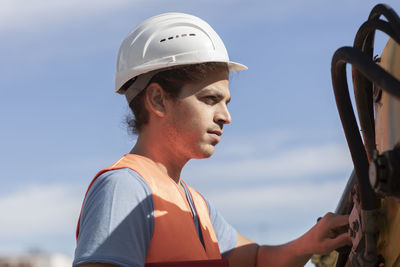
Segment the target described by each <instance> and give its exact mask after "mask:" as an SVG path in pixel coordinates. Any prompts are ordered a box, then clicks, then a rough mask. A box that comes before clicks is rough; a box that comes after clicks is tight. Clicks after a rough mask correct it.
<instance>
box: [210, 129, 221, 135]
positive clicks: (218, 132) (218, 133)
mask: <svg viewBox="0 0 400 267" xmlns="http://www.w3.org/2000/svg"><path fill="white" fill-rule="evenodd" d="M208 133H211V134H215V135H218V136H221V135H222V134H223V131H221V130H212V131H208Z"/></svg>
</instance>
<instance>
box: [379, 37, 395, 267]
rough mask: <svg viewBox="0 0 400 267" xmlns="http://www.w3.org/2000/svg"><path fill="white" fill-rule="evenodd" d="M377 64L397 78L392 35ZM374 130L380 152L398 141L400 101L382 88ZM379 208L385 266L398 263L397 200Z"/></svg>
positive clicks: (388, 148) (391, 147)
mask: <svg viewBox="0 0 400 267" xmlns="http://www.w3.org/2000/svg"><path fill="white" fill-rule="evenodd" d="M380 65H381V66H382V67H383V68H384V69H385V70H386V71H388V72H390V73H391V74H392V75H393V76H395V77H396V78H397V79H399V80H400V46H399V45H398V44H397V43H396V42H395V41H393V40H392V39H389V41H388V43H387V44H386V46H385V49H384V50H383V52H382V55H381V62H380ZM399 90H400V88H399ZM375 133H376V143H377V149H378V151H379V152H380V153H382V152H384V151H387V150H390V149H393V148H394V146H395V145H396V144H398V143H399V142H400V101H399V100H398V99H396V98H394V97H392V96H390V95H389V94H387V93H386V92H384V91H383V92H382V96H381V98H380V100H379V102H377V103H375ZM399 164H400V162H399ZM380 212H381V216H380V219H379V222H378V223H379V232H380V234H379V240H378V253H379V254H381V255H382V256H383V257H384V259H385V267H391V266H394V267H397V266H399V267H400V203H399V202H398V201H397V200H395V199H394V198H391V197H387V198H385V199H383V200H382V207H381V210H380Z"/></svg>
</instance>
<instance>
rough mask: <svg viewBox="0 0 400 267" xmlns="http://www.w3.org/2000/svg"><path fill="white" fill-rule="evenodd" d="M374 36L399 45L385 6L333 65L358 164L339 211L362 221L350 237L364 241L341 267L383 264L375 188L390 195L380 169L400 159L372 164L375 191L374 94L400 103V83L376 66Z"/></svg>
mask: <svg viewBox="0 0 400 267" xmlns="http://www.w3.org/2000/svg"><path fill="white" fill-rule="evenodd" d="M380 16H384V17H385V19H386V20H382V19H380ZM376 30H380V31H382V32H384V33H386V34H387V35H389V36H390V37H391V38H392V39H393V40H395V41H396V42H397V43H400V19H399V17H398V16H397V14H396V13H395V12H394V11H393V9H391V8H390V7H389V6H387V5H383V4H379V5H377V6H375V7H374V8H373V9H372V11H371V13H370V15H369V18H368V20H367V21H366V22H365V23H364V24H363V25H362V26H361V27H360V29H359V30H358V32H357V35H356V37H355V40H354V45H353V47H342V48H340V49H338V50H337V51H336V53H335V54H334V56H333V59H332V69H331V71H332V84H333V90H334V93H335V99H336V105H337V109H338V111H339V115H340V119H341V121H342V125H343V129H344V132H345V136H346V140H347V143H348V146H349V149H350V153H351V157H352V160H353V163H354V173H353V174H352V176H351V178H350V181H349V183H348V185H347V186H346V189H345V192H344V194H343V195H342V198H341V200H340V203H339V206H338V208H337V211H338V212H339V213H341V214H349V213H350V211H351V212H352V213H353V215H354V216H353V217H354V218H359V221H360V222H361V227H360V225H359V223H357V221H356V220H354V221H353V222H352V223H353V224H354V225H351V226H350V227H351V229H352V231H353V232H354V231H362V238H361V239H360V238H358V242H356V243H353V248H352V249H351V251H344V252H342V251H341V252H340V254H339V258H338V261H337V264H336V266H337V267H341V266H371V267H372V266H374V267H375V266H376V265H377V263H378V262H379V255H377V253H376V244H377V229H378V228H377V216H378V209H379V205H380V202H379V198H378V196H377V194H376V193H375V191H374V189H375V184H376V185H377V186H378V187H379V188H381V189H382V188H385V190H386V188H387V187H388V186H389V185H386V184H385V183H387V181H388V180H389V178H388V176H384V175H386V173H388V171H383V167H382V166H388V165H387V164H388V162H391V163H390V164H391V166H392V165H393V164H394V162H395V160H398V158H397V156H393V155H391V158H390V159H388V158H387V157H386V156H382V157H383V158H385V159H384V160H383V159H382V157H381V158H380V159H379V162H378V160H377V162H376V163H375V161H374V162H373V164H375V170H376V173H379V174H378V175H377V179H376V181H374V189H373V188H372V187H371V184H370V181H369V162H370V161H372V159H373V158H374V157H373V153H374V152H373V151H374V150H375V148H376V143H375V122H374V111H373V101H374V88H375V91H376V90H377V89H376V88H379V89H381V90H383V91H386V92H387V93H389V94H390V95H392V96H394V97H397V98H400V81H398V80H397V79H396V78H394V77H393V76H392V75H391V74H390V73H388V72H386V71H385V70H384V69H383V68H381V67H380V66H379V65H378V64H377V63H376V60H374V57H373V48H374V37H375V31H376ZM347 63H349V64H351V65H352V74H353V75H352V76H353V88H354V95H355V100H356V107H357V112H358V117H359V122H360V127H361V132H362V134H363V140H362V139H361V135H360V133H359V129H358V126H357V121H356V118H355V115H354V111H353V106H352V103H351V100H350V95H349V89H348V85H347V79H346V64H347ZM375 98H377V97H375ZM363 141H364V142H363ZM396 155H397V154H396ZM398 162H399V161H397V163H398ZM384 164H386V165H384ZM394 165H395V164H394ZM397 165H399V164H397ZM371 168H374V167H371ZM382 173H384V174H382ZM389 173H390V175H391V177H392V180H393V181H394V180H395V178H394V177H396V173H394V174H393V171H392V172H389ZM378 176H379V178H378ZM381 177H384V178H381ZM385 179H386V180H385ZM397 179H398V180H400V179H399V176H397ZM392 180H391V181H392ZM354 184H355V185H354ZM354 186H355V187H356V189H357V191H358V195H359V200H360V205H358V207H354V206H353V209H351V206H352V205H353V203H352V200H351V197H350V195H351V194H350V193H349V192H351V191H352V189H353V187H354ZM381 189H380V190H379V191H381ZM357 214H358V215H357ZM357 216H358V217H357Z"/></svg>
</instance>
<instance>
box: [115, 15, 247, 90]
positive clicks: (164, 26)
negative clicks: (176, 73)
mask: <svg viewBox="0 0 400 267" xmlns="http://www.w3.org/2000/svg"><path fill="white" fill-rule="evenodd" d="M205 62H225V63H227V65H228V68H229V71H234V70H244V69H247V67H246V66H244V65H242V64H239V63H235V62H231V61H230V60H229V56H228V52H227V51H226V48H225V45H224V43H223V42H222V40H221V38H220V37H219V36H218V34H217V33H216V32H215V31H214V30H213V28H211V26H210V25H209V24H208V23H207V22H205V21H204V20H202V19H200V18H198V17H195V16H192V15H188V14H184V13H165V14H161V15H157V16H154V17H151V18H149V19H147V20H145V21H143V22H142V23H141V24H140V25H139V26H137V27H136V28H135V29H133V30H132V31H131V32H130V33H129V34H128V36H127V37H126V38H125V39H124V41H123V42H122V44H121V47H120V49H119V52H118V57H117V72H116V74H115V91H116V92H118V93H124V92H121V91H120V88H121V87H122V86H123V85H124V84H125V83H126V82H127V81H129V80H130V79H132V78H134V77H137V76H138V75H141V74H144V73H148V72H150V71H154V70H160V69H164V68H170V67H174V66H179V65H187V64H199V63H205Z"/></svg>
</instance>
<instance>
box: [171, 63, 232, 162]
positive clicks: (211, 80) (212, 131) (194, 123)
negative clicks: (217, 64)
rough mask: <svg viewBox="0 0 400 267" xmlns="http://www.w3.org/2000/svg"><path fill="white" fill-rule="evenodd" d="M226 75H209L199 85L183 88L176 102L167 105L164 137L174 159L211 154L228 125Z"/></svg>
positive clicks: (227, 84)
mask: <svg viewBox="0 0 400 267" xmlns="http://www.w3.org/2000/svg"><path fill="white" fill-rule="evenodd" d="M229 101H230V92H229V80H228V73H227V72H222V71H221V72H216V73H211V74H209V75H208V77H207V78H206V79H205V80H203V81H202V82H200V83H194V84H186V85H185V86H183V88H182V89H181V93H180V95H179V96H178V98H177V99H176V100H168V101H167V104H166V105H167V116H166V119H167V124H166V125H167V126H166V134H167V136H168V140H169V141H170V145H171V146H172V147H173V150H174V153H176V156H178V157H184V158H185V159H187V160H189V159H191V158H206V157H210V156H211V155H212V154H213V153H214V147H215V145H216V144H218V143H219V141H220V139H221V135H222V133H223V130H222V128H223V125H224V124H228V123H230V122H231V116H230V114H229V111H228V107H227V104H228V103H229Z"/></svg>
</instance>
